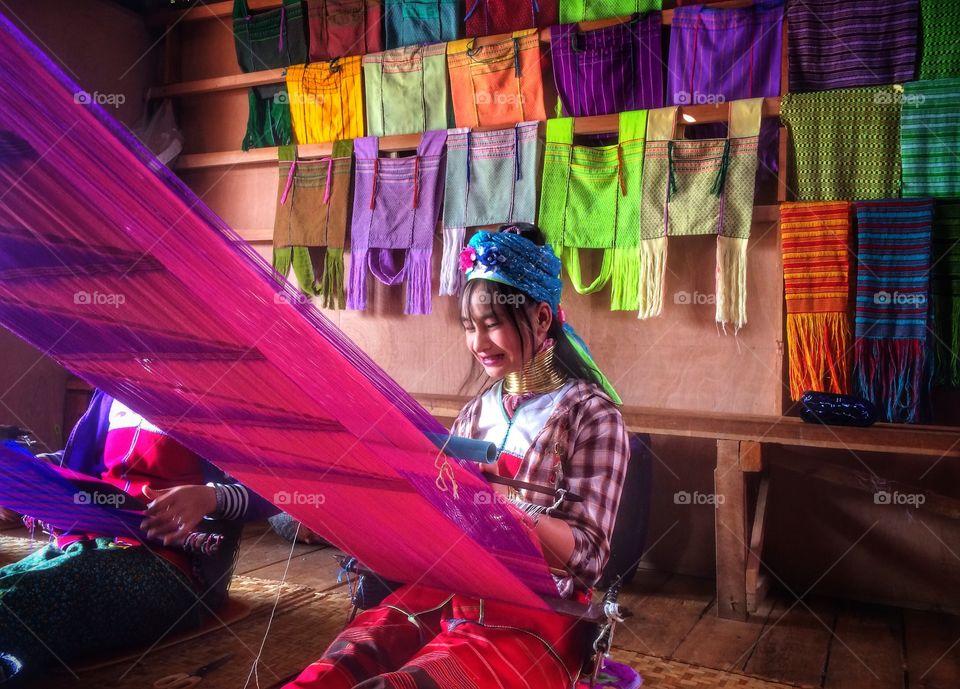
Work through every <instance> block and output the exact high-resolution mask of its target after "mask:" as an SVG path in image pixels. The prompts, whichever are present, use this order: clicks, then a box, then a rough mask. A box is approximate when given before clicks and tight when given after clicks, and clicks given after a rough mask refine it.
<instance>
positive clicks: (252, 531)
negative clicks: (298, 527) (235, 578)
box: [234, 522, 325, 576]
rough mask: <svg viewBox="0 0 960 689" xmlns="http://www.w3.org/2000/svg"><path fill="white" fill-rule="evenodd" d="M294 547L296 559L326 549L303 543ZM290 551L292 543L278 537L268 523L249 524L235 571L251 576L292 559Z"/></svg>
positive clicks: (241, 543) (244, 532) (241, 542)
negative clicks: (255, 572) (252, 573)
mask: <svg viewBox="0 0 960 689" xmlns="http://www.w3.org/2000/svg"><path fill="white" fill-rule="evenodd" d="M292 547H293V556H294V557H302V556H304V555H307V554H309V553H313V552H316V551H319V550H324V549H325V547H324V546H316V545H305V544H303V543H298V544H297V545H295V546H292ZM290 549H291V544H290V542H289V541H286V540H284V539H283V538H281V537H280V536H278V535H277V533H276V532H275V531H274V530H273V529H272V528H271V527H270V525H269V524H267V523H266V522H256V523H253V524H248V525H246V526H245V527H244V529H243V537H242V538H241V539H240V554H239V556H238V558H237V566H236V569H235V570H234V571H235V572H236V573H237V574H250V573H251V572H253V571H255V570H260V569H262V568H264V567H269V566H270V565H275V564H277V563H285V562H286V561H287V558H289V557H290ZM251 576H259V575H251Z"/></svg>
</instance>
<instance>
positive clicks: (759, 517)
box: [741, 443, 770, 613]
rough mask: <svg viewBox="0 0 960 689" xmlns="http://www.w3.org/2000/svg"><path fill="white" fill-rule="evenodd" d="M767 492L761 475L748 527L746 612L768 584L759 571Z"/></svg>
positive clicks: (760, 600)
mask: <svg viewBox="0 0 960 689" xmlns="http://www.w3.org/2000/svg"><path fill="white" fill-rule="evenodd" d="M741 445H742V443H741ZM741 456H742V455H741ZM769 493H770V477H769V475H765V476H763V477H761V479H760V488H759V489H758V491H757V504H756V509H755V510H754V512H753V525H752V527H751V528H750V548H749V552H748V553H747V575H746V590H747V612H751V613H752V612H756V611H757V610H758V609H759V607H760V606H761V604H762V603H763V600H764V598H766V593H767V589H768V587H769V585H770V578H769V577H767V576H766V575H765V574H764V573H763V572H762V571H761V559H762V555H763V537H764V533H765V531H764V527H765V526H766V517H767V496H768V495H769Z"/></svg>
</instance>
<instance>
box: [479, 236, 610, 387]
mask: <svg viewBox="0 0 960 689" xmlns="http://www.w3.org/2000/svg"><path fill="white" fill-rule="evenodd" d="M505 228H511V229H516V230H519V232H518V234H520V236H522V237H524V238H526V239H529V240H530V241H532V242H533V243H534V244H537V245H540V246H543V244H544V243H545V238H544V236H543V233H542V232H541V231H540V229H539V228H538V227H537V226H536V225H532V224H530V223H515V224H513V225H503V226H501V227H500V230H501V231H502V230H503V229H505ZM475 297H476V298H475ZM478 304H480V305H482V306H481V307H480V308H482V309H483V311H482V312H481V311H479V310H478V307H477V305H478ZM538 305H539V304H538V302H536V301H535V300H534V299H533V298H531V297H530V295H528V294H526V293H525V292H523V291H522V290H520V289H517V288H516V287H513V286H512V285H505V284H503V283H501V282H495V281H493V280H469V281H468V282H467V283H466V285H465V286H464V288H463V294H462V296H461V299H460V320H461V321H462V322H463V324H464V327H466V326H467V325H468V324H473V323H476V322H477V321H480V320H483V319H485V318H489V317H490V316H491V315H492V316H493V317H494V318H495V319H496V321H497V322H499V323H507V324H508V325H509V326H510V327H512V328H513V329H514V330H516V332H517V335H518V337H519V339H520V354H521V359H522V360H523V361H526V360H527V358H528V354H527V348H528V347H529V348H532V347H533V340H532V338H533V332H534V322H533V319H534V311H535V308H536V307H537V306H538ZM547 337H549V338H551V339H552V340H553V341H554V342H555V343H556V344H555V347H554V352H553V360H554V362H555V363H556V365H557V367H558V368H559V369H560V370H561V371H563V372H564V373H566V374H567V375H568V376H570V377H571V378H578V379H580V380H584V381H587V382H588V383H596V384H597V385H600V384H601V382H600V379H599V378H598V377H597V374H596V372H595V371H594V370H593V369H591V368H588V367H587V365H586V364H585V363H584V362H583V359H581V358H580V355H579V354H578V353H577V350H576V348H575V347H574V345H573V343H572V342H571V341H570V337H569V336H568V335H567V333H566V332H564V330H563V324H562V323H561V322H560V319H559V318H557V314H553V320H552V321H551V323H550V328H549V329H548V330H547ZM531 353H532V352H531ZM481 373H482V367H480V365H479V363H478V362H477V361H476V360H474V366H473V371H472V374H471V375H470V377H469V378H468V379H467V381H465V382H464V385H463V387H464V388H466V387H467V385H468V384H469V383H470V382H471V381H475V380H477V379H478V378H479V377H480V374H481Z"/></svg>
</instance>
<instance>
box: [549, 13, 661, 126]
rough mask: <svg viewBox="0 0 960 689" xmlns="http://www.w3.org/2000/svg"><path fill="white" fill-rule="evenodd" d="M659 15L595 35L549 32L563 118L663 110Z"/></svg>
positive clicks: (572, 27) (567, 29) (565, 28)
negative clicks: (654, 109) (650, 109)
mask: <svg viewBox="0 0 960 689" xmlns="http://www.w3.org/2000/svg"><path fill="white" fill-rule="evenodd" d="M662 30H663V26H662V25H661V15H660V12H648V13H647V14H646V15H639V14H637V15H634V16H633V17H632V18H631V20H630V21H629V22H625V23H623V24H614V25H613V26H607V27H604V28H601V29H594V30H593V31H580V30H579V27H578V26H577V25H576V24H562V25H559V26H553V27H551V28H550V58H551V60H552V62H553V79H554V83H555V84H556V86H557V94H558V95H559V97H560V104H561V106H562V114H563V115H564V116H565V117H584V116H588V115H609V114H612V113H617V112H626V111H628V110H646V109H649V108H661V107H663V51H662V49H661V46H660V34H661V32H662Z"/></svg>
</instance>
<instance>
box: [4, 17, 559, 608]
mask: <svg viewBox="0 0 960 689" xmlns="http://www.w3.org/2000/svg"><path fill="white" fill-rule="evenodd" d="M79 91H80V88H79V86H77V85H76V84H75V83H73V82H72V81H71V80H70V79H69V78H68V77H67V76H66V75H64V74H63V72H62V71H61V70H60V69H59V67H58V66H57V65H56V64H55V63H54V62H53V61H52V60H50V59H49V58H47V57H46V56H45V55H44V54H43V53H42V52H40V51H39V50H37V49H36V48H35V47H34V46H32V45H31V44H30V42H29V41H28V40H27V39H26V37H25V36H23V34H22V33H21V32H20V30H19V29H18V28H17V27H16V26H14V25H13V24H12V23H11V22H10V21H8V20H7V19H6V18H5V17H3V16H2V15H0V141H3V142H4V145H3V146H0V151H2V153H0V184H2V186H3V188H4V189H5V190H6V191H5V193H4V195H3V197H2V199H0V323H2V324H3V325H4V326H5V327H7V328H9V329H10V330H12V331H13V332H15V333H16V334H18V335H19V336H21V337H23V338H24V339H26V340H27V341H29V342H30V343H32V344H33V346H35V347H37V348H38V349H40V350H42V351H45V352H47V353H48V354H49V355H50V356H52V357H53V358H54V359H55V360H56V361H57V362H59V363H60V364H62V365H64V366H65V367H66V368H68V369H69V370H70V371H72V372H73V373H74V374H76V375H77V376H79V377H81V378H83V379H84V380H86V381H87V382H88V383H90V384H91V385H94V386H96V387H98V388H100V389H102V390H104V391H105V392H106V393H108V394H109V395H111V396H114V397H116V398H117V399H119V400H120V401H121V402H123V403H124V404H125V405H127V406H129V407H130V408H131V409H134V410H135V411H136V412H137V413H139V414H142V415H144V416H146V417H147V418H149V419H150V420H151V421H152V422H154V423H156V424H157V425H158V426H159V427H161V428H163V429H164V431H166V432H167V433H169V435H170V436H171V437H173V438H174V439H176V440H177V441H178V442H180V443H182V444H183V445H185V446H186V447H187V448H189V449H190V450H192V451H194V452H196V453H197V454H199V455H201V456H203V457H208V458H210V460H211V461H212V462H214V463H215V464H216V465H217V466H218V467H220V468H221V469H222V470H223V471H225V472H226V473H227V474H229V475H230V476H232V477H234V478H236V479H237V480H238V481H240V482H242V483H243V484H244V485H246V486H248V487H249V488H250V489H251V490H253V491H255V492H256V493H258V494H260V495H263V496H266V497H268V498H272V499H273V500H274V501H277V502H282V503H284V504H283V507H284V509H285V510H286V511H288V512H290V513H291V514H292V515H293V517H294V518H296V519H298V520H301V521H303V522H304V524H305V525H306V526H308V527H309V528H310V529H311V530H313V531H316V532H317V533H318V534H320V535H322V537H323V538H324V539H326V540H328V541H330V542H332V543H334V544H335V545H336V546H337V547H338V548H340V549H341V550H343V551H345V552H348V553H350V554H351V555H354V556H356V557H357V558H358V559H359V560H360V561H361V562H363V563H364V564H365V565H366V566H368V567H370V568H372V569H373V570H375V571H376V572H377V573H378V574H380V575H381V576H383V577H385V578H387V579H389V580H392V581H399V582H415V581H416V582H419V583H420V584H423V585H426V586H432V587H435V588H442V589H443V590H447V591H451V592H457V593H462V594H464V595H469V596H476V597H482V598H492V599H496V600H502V601H505V602H508V603H514V604H517V605H521V606H523V605H527V606H532V607H535V608H538V609H544V608H546V607H547V606H546V604H545V603H544V602H543V597H545V596H547V597H549V596H552V597H556V594H557V588H556V585H555V584H554V582H553V579H552V578H551V577H550V575H549V573H548V569H547V566H546V563H545V562H544V561H543V556H542V555H541V554H540V553H539V552H538V550H537V547H536V546H535V545H534V544H533V543H532V542H531V541H530V538H529V536H528V535H527V533H526V529H525V528H523V527H522V526H520V525H519V524H517V523H516V521H515V520H514V519H513V518H512V517H511V516H510V512H509V510H508V509H507V507H506V506H505V505H504V504H502V502H501V501H498V500H496V499H494V496H493V493H492V492H491V491H490V489H489V487H488V485H487V482H486V481H485V480H484V479H483V478H482V477H481V476H480V472H479V471H478V470H477V468H476V466H472V465H471V463H470V462H466V461H461V460H458V459H455V458H451V457H448V456H446V455H442V454H439V453H438V451H437V448H436V446H435V445H434V444H433V442H431V440H430V439H429V438H428V437H427V435H426V434H428V433H438V434H445V433H446V431H445V429H444V428H443V426H442V425H441V424H440V423H439V422H437V421H436V420H435V419H433V417H431V416H430V414H429V413H428V412H427V411H426V410H425V409H424V408H423V407H421V406H420V405H419V404H418V403H417V402H416V401H415V400H414V399H413V398H412V397H411V396H410V395H409V394H407V393H406V392H405V391H404V390H403V388H401V387H400V386H399V385H397V383H396V382H394V381H392V380H391V379H390V378H389V377H388V376H387V375H386V374H385V373H384V372H383V370H381V369H380V368H379V367H378V366H377V365H376V364H375V363H374V362H373V361H372V360H371V359H370V358H369V357H368V356H367V355H366V354H364V352H363V351H362V350H360V349H359V348H358V347H357V346H356V345H355V344H354V343H353V342H351V341H350V340H349V339H348V338H347V337H346V336H345V335H344V334H343V333H342V332H340V331H339V330H338V329H337V328H336V327H335V326H333V324H332V323H330V321H329V320H327V319H326V318H324V317H323V315H322V314H321V313H320V312H319V311H318V310H317V309H315V308H314V307H313V306H311V305H310V304H309V303H305V300H302V299H298V296H297V292H296V290H293V289H289V288H288V287H287V286H286V284H285V283H283V282H282V281H278V280H277V279H276V276H275V273H274V271H273V268H272V267H271V266H270V264H269V263H268V262H267V261H265V260H264V259H263V258H262V257H260V256H259V254H258V253H257V252H256V251H255V250H254V249H253V248H251V247H250V246H249V245H248V244H247V243H246V242H244V241H242V239H241V238H240V237H239V236H237V235H236V233H234V232H233V231H232V230H230V228H229V227H227V226H226V225H225V223H224V222H223V221H222V220H221V219H220V218H218V217H217V216H216V215H215V214H214V213H213V212H212V211H210V209H209V208H207V207H206V206H205V205H204V203H203V201H201V200H200V199H199V198H197V197H196V195H195V194H194V193H193V192H191V191H190V189H188V188H187V187H186V186H185V185H184V184H183V183H182V182H181V181H180V180H179V179H178V178H177V177H176V176H175V175H174V174H173V173H172V172H170V171H169V170H168V169H167V168H166V167H165V166H163V165H162V164H161V163H159V162H158V161H157V160H156V158H154V157H153V156H152V155H151V154H150V153H149V152H148V151H147V150H146V149H145V148H144V147H143V146H142V145H141V144H140V143H139V142H138V141H137V140H136V139H135V138H134V137H133V136H132V135H131V134H130V133H129V131H128V130H127V129H126V128H125V127H124V126H122V125H121V124H119V123H117V122H116V121H114V120H113V119H112V117H111V115H110V114H109V113H107V112H106V111H105V110H104V109H103V108H102V107H100V106H99V105H97V104H96V103H95V102H93V103H85V104H82V105H81V106H78V105H77V102H76V100H75V99H74V94H75V93H77V92H79ZM64 132H69V133H70V135H69V136H64V135H63V133H64ZM54 141H55V142H57V145H56V146H51V145H50V144H51V142H54ZM171 228H172V229H171ZM292 363H295V365H292ZM281 495H282V497H278V496H281ZM359 524H362V525H363V527H362V528H358V525H359ZM424 534H429V538H424V537H423V535H424ZM464 562H469V563H470V566H469V567H464V566H463V563H464Z"/></svg>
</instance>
